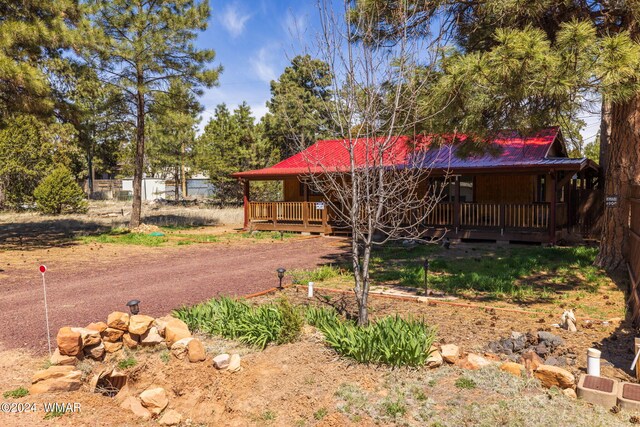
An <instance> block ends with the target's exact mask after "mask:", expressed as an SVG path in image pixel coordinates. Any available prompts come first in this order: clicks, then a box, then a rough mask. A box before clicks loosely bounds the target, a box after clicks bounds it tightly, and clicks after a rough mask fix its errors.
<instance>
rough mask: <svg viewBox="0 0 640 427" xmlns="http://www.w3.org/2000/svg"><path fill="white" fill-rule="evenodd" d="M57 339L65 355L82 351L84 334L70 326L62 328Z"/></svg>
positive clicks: (62, 353)
mask: <svg viewBox="0 0 640 427" xmlns="http://www.w3.org/2000/svg"><path fill="white" fill-rule="evenodd" d="M56 341H57V343H58V348H59V349H60V354H61V355H63V356H75V355H77V354H78V353H80V352H81V351H82V336H81V335H80V333H79V332H76V331H74V330H73V329H72V328H70V327H68V326H65V327H64V328H60V330H59V331H58V335H57V337H56Z"/></svg>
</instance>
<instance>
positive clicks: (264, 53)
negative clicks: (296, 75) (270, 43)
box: [251, 46, 278, 83]
mask: <svg viewBox="0 0 640 427" xmlns="http://www.w3.org/2000/svg"><path fill="white" fill-rule="evenodd" d="M271 50H272V49H271V48H269V47H267V46H265V47H262V48H261V49H260V50H259V51H258V54H257V55H255V56H254V57H253V58H251V67H252V68H253V71H254V72H255V74H256V76H257V77H258V78H259V79H260V80H262V81H264V82H267V83H268V82H270V81H271V80H275V79H276V78H277V77H278V75H277V73H276V69H275V66H274V64H273V61H274V57H273V53H272V51H271Z"/></svg>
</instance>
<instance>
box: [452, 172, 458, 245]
mask: <svg viewBox="0 0 640 427" xmlns="http://www.w3.org/2000/svg"><path fill="white" fill-rule="evenodd" d="M453 226H454V227H455V229H456V234H458V229H459V228H460V176H459V175H456V182H455V191H454V198H453Z"/></svg>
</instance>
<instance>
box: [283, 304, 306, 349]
mask: <svg viewBox="0 0 640 427" xmlns="http://www.w3.org/2000/svg"><path fill="white" fill-rule="evenodd" d="M278 309H279V310H280V313H281V314H282V327H281V328H280V333H279V334H278V344H287V343H291V342H295V341H297V340H298V338H300V333H301V332H302V325H304V318H303V317H302V315H301V314H300V312H299V311H298V310H296V308H295V307H294V306H292V305H291V303H290V302H289V300H288V299H286V298H281V299H280V300H279V301H278Z"/></svg>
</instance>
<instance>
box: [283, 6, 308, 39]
mask: <svg viewBox="0 0 640 427" xmlns="http://www.w3.org/2000/svg"><path fill="white" fill-rule="evenodd" d="M306 26H307V17H306V15H303V14H295V13H293V11H291V10H289V12H288V13H287V16H286V17H285V19H284V21H283V22H282V27H283V28H284V30H285V32H286V33H287V36H290V37H293V38H295V39H298V38H301V37H302V36H303V35H304V34H305V32H306Z"/></svg>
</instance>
